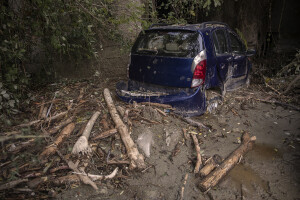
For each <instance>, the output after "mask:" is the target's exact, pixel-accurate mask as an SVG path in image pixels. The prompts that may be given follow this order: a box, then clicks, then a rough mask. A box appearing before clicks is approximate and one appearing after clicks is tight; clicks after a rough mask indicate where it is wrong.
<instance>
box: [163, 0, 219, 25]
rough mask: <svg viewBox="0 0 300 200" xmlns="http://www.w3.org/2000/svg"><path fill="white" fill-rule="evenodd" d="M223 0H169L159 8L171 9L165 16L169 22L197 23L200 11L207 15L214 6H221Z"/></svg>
mask: <svg viewBox="0 0 300 200" xmlns="http://www.w3.org/2000/svg"><path fill="white" fill-rule="evenodd" d="M222 2H223V0H168V2H167V3H162V4H161V5H159V7H158V9H162V10H168V11H169V12H168V13H167V14H166V15H164V16H163V18H164V19H165V21H166V22H168V23H177V24H182V23H187V22H189V23H191V22H192V23H197V17H198V16H197V15H199V13H200V12H204V13H205V14H206V15H207V14H208V13H209V11H210V10H211V8H212V7H214V8H216V7H219V6H221V4H222Z"/></svg>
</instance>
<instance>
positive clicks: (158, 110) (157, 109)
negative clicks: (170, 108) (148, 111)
mask: <svg viewBox="0 0 300 200" xmlns="http://www.w3.org/2000/svg"><path fill="white" fill-rule="evenodd" d="M155 110H156V111H157V112H159V113H160V114H162V115H163V116H165V117H166V116H167V114H166V113H165V112H164V111H162V110H160V109H159V108H155Z"/></svg>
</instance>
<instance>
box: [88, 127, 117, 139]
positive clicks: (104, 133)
mask: <svg viewBox="0 0 300 200" xmlns="http://www.w3.org/2000/svg"><path fill="white" fill-rule="evenodd" d="M117 132H118V130H117V129H115V128H113V129H110V130H108V131H104V132H102V133H100V134H99V135H97V136H95V137H94V138H93V140H99V139H103V138H107V137H109V136H111V135H114V134H115V133H117Z"/></svg>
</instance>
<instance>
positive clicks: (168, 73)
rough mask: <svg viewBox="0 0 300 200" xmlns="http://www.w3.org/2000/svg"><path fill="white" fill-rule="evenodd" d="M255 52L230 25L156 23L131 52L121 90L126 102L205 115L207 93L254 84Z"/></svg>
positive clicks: (119, 87)
mask: <svg viewBox="0 0 300 200" xmlns="http://www.w3.org/2000/svg"><path fill="white" fill-rule="evenodd" d="M254 54H255V51H254V50H248V51H247V50H246V47H245V45H244V44H243V43H242V42H241V39H240V38H239V36H238V35H237V34H236V33H235V32H234V31H232V30H231V29H230V28H229V27H228V25H227V24H225V23H220V22H205V23H201V24H190V25H166V24H154V25H152V26H151V27H150V28H149V29H147V30H144V31H142V32H141V33H140V34H139V36H138V38H137V40H136V41H135V43H134V45H133V47H132V49H131V54H130V63H129V67H128V78H129V80H128V81H126V82H119V83H117V86H116V89H117V90H116V91H117V95H118V96H119V97H120V98H121V99H122V100H124V101H126V102H133V101H136V102H156V103H163V104H170V105H172V106H173V107H174V108H176V112H177V113H179V114H181V115H183V116H194V115H201V114H203V113H204V112H205V111H206V108H207V103H206V102H207V100H208V99H207V97H206V91H207V90H208V89H216V88H219V89H220V90H219V91H221V92H222V94H223V95H224V94H225V92H226V91H228V90H233V89H236V88H238V87H240V86H242V85H244V84H246V83H249V72H250V68H251V63H250V60H249V57H250V56H252V55H254Z"/></svg>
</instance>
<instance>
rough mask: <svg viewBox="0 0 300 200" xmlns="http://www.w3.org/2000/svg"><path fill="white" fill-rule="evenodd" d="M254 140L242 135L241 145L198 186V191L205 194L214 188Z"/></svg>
mask: <svg viewBox="0 0 300 200" xmlns="http://www.w3.org/2000/svg"><path fill="white" fill-rule="evenodd" d="M255 140H256V137H255V136H252V137H250V135H249V133H244V134H243V136H242V144H241V145H240V146H239V147H238V148H237V149H236V150H235V151H234V152H232V153H231V154H230V155H229V156H228V157H227V158H226V159H225V160H224V161H223V162H222V164H221V165H220V166H219V167H217V168H216V169H215V170H214V171H212V172H211V173H210V174H209V175H208V176H207V177H205V178H204V179H203V180H202V181H201V182H200V183H199V184H198V187H199V188H200V190H201V191H202V192H205V191H208V190H209V189H210V188H211V187H214V186H216V185H217V184H218V183H219V181H220V180H221V179H222V178H223V177H224V176H225V175H226V174H227V173H228V172H229V171H230V170H231V169H232V168H233V167H234V166H235V165H236V164H237V163H238V162H239V160H240V159H241V157H242V156H243V155H244V154H246V153H247V152H248V151H249V150H251V149H252V147H253V144H254V142H255Z"/></svg>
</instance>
